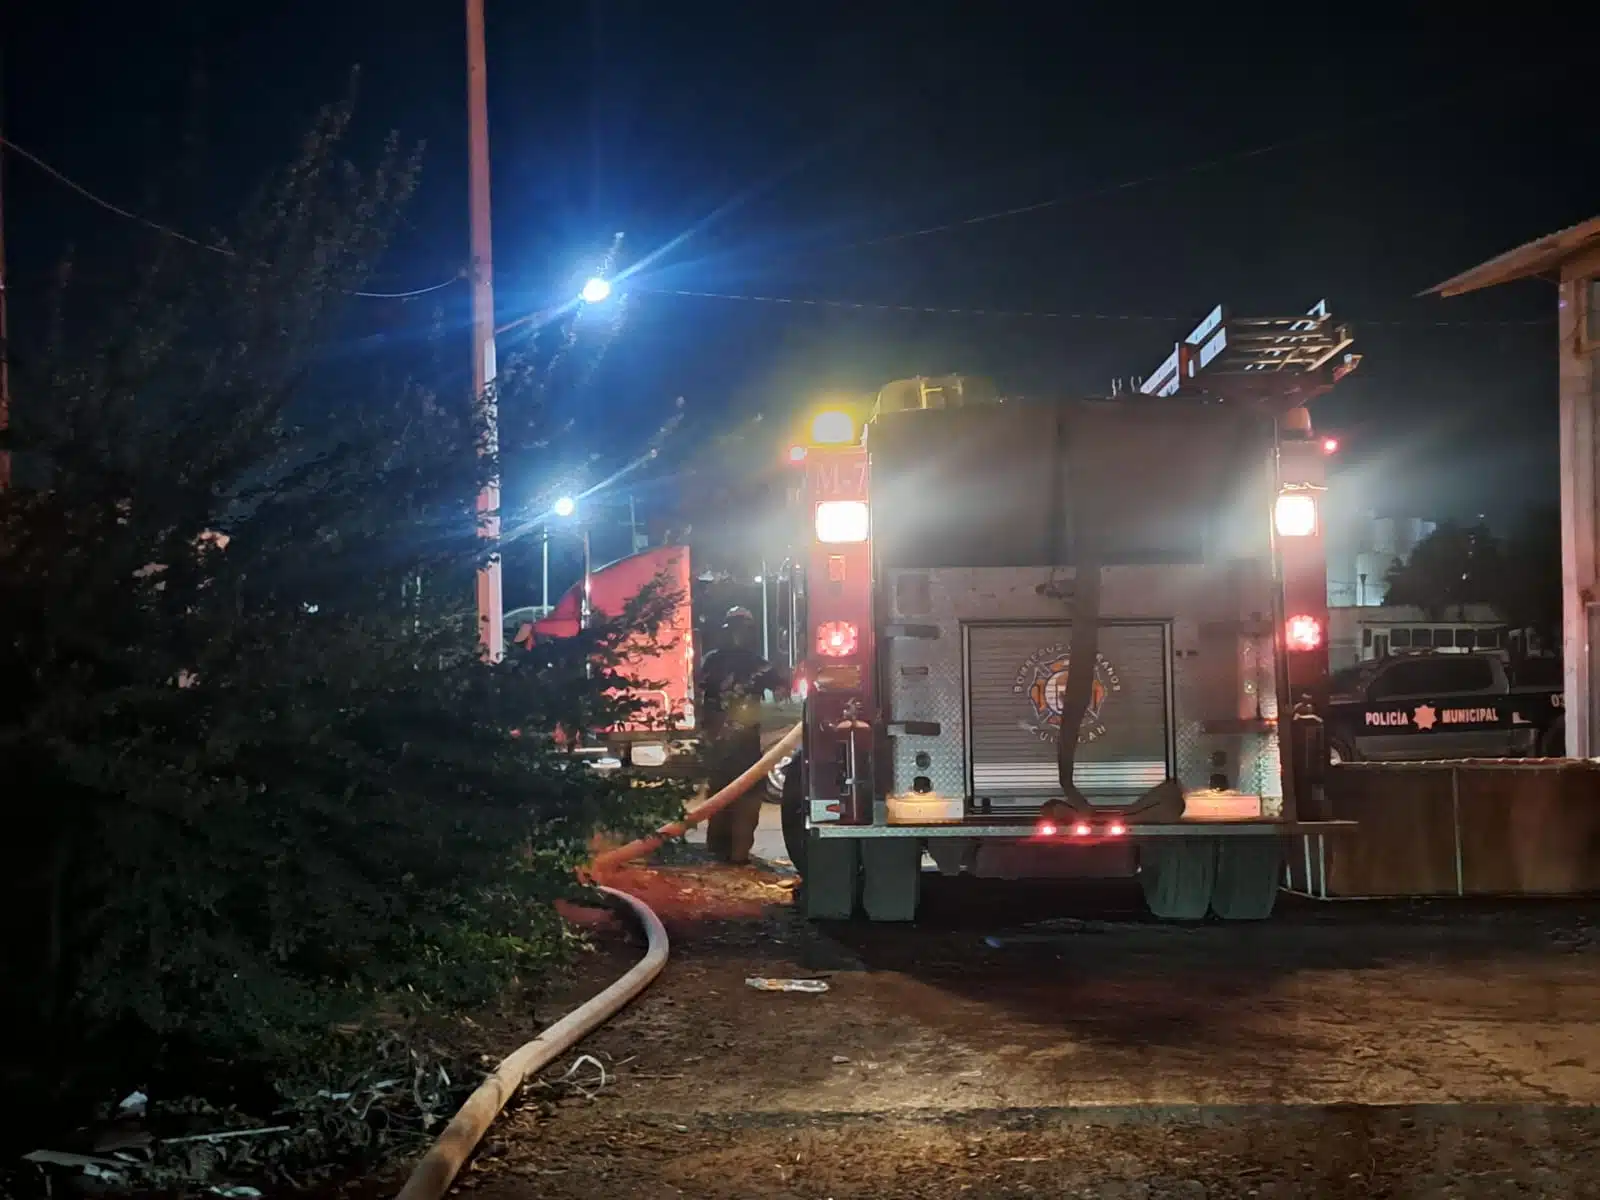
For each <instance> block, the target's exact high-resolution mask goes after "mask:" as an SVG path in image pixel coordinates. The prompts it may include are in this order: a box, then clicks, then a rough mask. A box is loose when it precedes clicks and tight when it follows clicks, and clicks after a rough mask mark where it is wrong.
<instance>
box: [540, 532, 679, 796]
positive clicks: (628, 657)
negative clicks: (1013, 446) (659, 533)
mask: <svg viewBox="0 0 1600 1200" xmlns="http://www.w3.org/2000/svg"><path fill="white" fill-rule="evenodd" d="M656 581H659V582H660V583H661V584H662V586H663V587H665V588H666V589H667V591H668V592H670V593H671V594H673V595H674V596H675V597H676V604H675V605H674V608H673V611H672V613H671V615H670V617H669V618H668V620H667V621H666V622H664V623H663V625H662V627H661V628H660V629H659V630H657V631H656V633H655V635H654V637H653V638H650V637H646V636H643V635H640V636H636V637H634V638H633V639H632V640H631V641H630V642H629V644H628V646H627V650H626V654H625V657H624V660H623V663H622V665H621V667H620V670H621V672H622V673H623V674H624V675H625V676H627V677H628V678H630V679H632V680H635V681H637V683H636V685H635V686H634V687H631V688H628V689H625V693H626V695H627V696H628V697H629V698H631V699H633V700H635V701H637V702H638V704H639V707H638V709H637V711H636V712H635V715H634V718H633V720H631V721H629V722H627V723H625V724H622V725H618V726H615V727H613V728H610V729H602V730H596V731H595V732H594V737H595V739H596V741H597V742H598V743H599V745H598V746H597V747H596V749H604V750H605V751H606V752H608V753H609V754H610V755H611V756H613V757H615V758H616V759H617V760H618V762H619V763H622V762H629V763H632V764H633V765H635V766H641V767H665V766H668V765H669V763H670V762H671V760H673V759H674V758H675V757H682V755H683V754H684V753H686V752H687V751H688V750H689V749H690V748H692V747H691V742H692V739H693V738H694V737H695V734H696V728H697V725H696V712H695V695H694V676H695V645H694V620H693V617H692V615H691V607H690V606H691V597H690V588H691V586H692V584H691V577H690V566H689V548H688V547H687V546H656V547H653V548H651V549H648V550H643V551H641V552H639V553H637V554H630V555H628V556H627V557H626V558H620V559H618V560H616V561H615V562H611V563H607V564H605V565H604V566H601V567H596V568H594V569H593V570H591V571H590V572H589V578H588V586H589V608H590V612H591V613H592V614H593V615H594V616H596V617H616V616H619V615H620V614H621V613H622V612H623V610H624V608H625V607H626V606H627V605H628V603H629V602H630V601H631V600H633V598H634V597H636V596H637V595H638V594H639V593H640V592H641V591H642V590H643V589H644V588H645V587H646V586H648V585H649V584H651V583H652V582H656ZM583 587H584V585H583V582H581V581H580V582H579V583H576V584H574V585H573V586H572V588H571V589H570V590H569V591H567V592H566V594H564V595H563V596H562V597H561V598H560V600H559V601H557V603H556V604H555V605H554V606H553V607H552V608H551V609H550V611H549V612H548V613H547V614H545V615H544V616H541V617H536V618H535V619H533V620H530V621H528V622H525V623H524V624H523V625H522V626H521V628H519V629H518V630H517V631H516V640H517V641H520V642H522V643H523V644H525V645H527V646H530V647H531V646H533V645H536V644H537V643H538V642H540V641H542V640H545V639H547V638H560V637H572V636H573V635H575V634H576V633H577V632H578V630H579V628H580V622H581V621H582V614H583Z"/></svg>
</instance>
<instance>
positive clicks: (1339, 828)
mask: <svg viewBox="0 0 1600 1200" xmlns="http://www.w3.org/2000/svg"><path fill="white" fill-rule="evenodd" d="M1355 828H1356V822H1354V821H1175V822H1170V823H1166V824H1161V825H1137V824H1130V825H1128V826H1127V830H1126V832H1124V833H1121V834H1118V835H1116V836H1115V837H1112V836H1110V835H1105V834H1101V833H1099V832H1098V831H1097V832H1095V833H1093V834H1089V835H1087V836H1082V837H1078V836H1061V835H1057V836H1055V837H1052V838H1048V839H1046V838H1040V837H1038V835H1037V834H1036V833H1035V832H1034V822H1033V821H1032V820H1027V821H994V820H984V821H981V822H980V821H970V822H960V821H949V822H943V823H940V824H937V825H835V824H816V825H812V826H811V829H812V832H814V833H815V834H816V835H817V836H818V837H820V838H1001V839H1005V840H1008V841H1019V840H1020V841H1033V840H1035V839H1037V840H1038V841H1040V842H1041V843H1045V842H1048V843H1050V844H1056V845H1064V846H1065V845H1075V844H1085V843H1091V842H1101V841H1118V842H1127V841H1138V840H1139V839H1141V838H1162V837H1168V838H1170V837H1293V836H1297V835H1300V834H1317V833H1323V834H1333V833H1347V832H1351V831H1353V830H1354V829H1355Z"/></svg>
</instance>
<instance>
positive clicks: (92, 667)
mask: <svg viewBox="0 0 1600 1200" xmlns="http://www.w3.org/2000/svg"><path fill="white" fill-rule="evenodd" d="M350 116H351V105H350V104H349V103H348V102H347V103H345V104H342V105H339V106H336V107H334V108H331V109H329V110H328V111H327V112H325V113H324V114H323V116H322V118H321V119H320V120H319V121H318V123H317V125H316V126H315V128H314V129H313V131H312V133H311V134H310V136H309V137H308V138H307V139H306V142H305V144H304V146H303V148H302V152H301V153H300V155H299V156H298V157H297V158H296V159H295V161H293V162H292V163H291V164H290V165H289V166H288V167H287V168H286V169H285V170H284V171H282V172H280V173H279V174H278V175H277V176H276V177H275V178H273V179H272V180H271V181H270V182H269V183H268V185H267V186H265V187H264V188H263V189H262V190H261V191H260V193H259V194H258V195H257V197H256V198H255V200H254V201H253V202H252V203H251V204H250V205H249V206H248V208H247V209H246V211H245V213H244V215H243V217H242V218H241V220H240V221H239V223H238V228H237V231H236V232H235V234H234V236H233V237H232V238H231V239H229V240H226V241H219V242H218V243H217V245H216V247H215V248H213V249H209V250H206V249H202V250H196V249H195V248H194V247H192V246H187V245H183V244H179V243H175V242H172V241H163V242H161V243H160V244H159V245H158V246H157V247H156V248H155V250H154V252H153V254H152V255H151V256H150V257H149V258H148V259H147V260H141V261H140V262H138V263H136V264H134V269H133V270H132V271H131V272H130V274H131V276H132V279H131V281H130V285H129V291H128V293H127V297H126V300H125V302H124V303H122V304H120V305H117V306H111V307H105V308H101V309H99V310H98V311H96V312H94V313H91V314H87V315H86V317H85V319H84V320H83V321H82V322H81V323H79V322H78V319H77V315H76V314H75V313H73V312H72V311H70V310H71V309H72V305H71V303H70V301H71V299H72V296H71V289H70V288H68V289H67V292H66V293H65V294H64V297H63V305H64V309H65V310H67V311H66V315H65V317H64V319H63V321H62V323H61V329H62V332H61V333H60V336H59V337H58V338H57V339H56V341H55V343H54V344H53V345H52V346H50V347H47V348H46V350H45V352H44V353H43V354H42V356H41V357H40V358H38V359H36V360H32V361H30V362H28V363H27V364H26V370H24V371H21V372H19V379H18V387H17V392H18V396H19V403H18V411H17V414H16V422H15V425H14V427H13V430H12V435H11V443H12V445H13V446H14V447H16V448H17V449H19V450H22V451H25V452H27V453H28V454H29V455H30V456H32V458H33V459H34V460H36V461H38V462H40V463H42V464H43V465H44V467H45V469H46V475H45V478H44V481H43V485H42V486H41V487H39V488H37V489H33V490H25V489H22V488H16V489H12V490H11V491H9V492H6V493H4V494H0V681H3V683H4V687H3V690H0V776H3V778H4V779H5V780H6V784H5V810H6V811H5V815H6V820H7V825H8V827H9V828H8V837H7V840H6V851H5V853H6V859H7V861H6V864H5V866H6V870H5V872H4V883H3V884H0V887H3V889H4V893H3V900H4V904H5V911H6V913H7V917H8V920H9V921H10V923H11V926H12V928H11V929H9V930H8V931H7V932H8V933H9V934H10V935H11V936H10V939H9V940H8V943H7V966H6V969H5V971H3V972H0V1011H3V1012H4V1014H5V1015H6V1016H8V1017H10V1018H11V1020H12V1028H19V1029H33V1030H40V1031H42V1033H41V1035H40V1036H39V1037H37V1038H24V1039H11V1041H10V1042H9V1043H8V1050H7V1052H6V1054H5V1055H4V1056H0V1067H3V1069H4V1071H5V1073H6V1078H7V1082H8V1084H11V1085H13V1086H18V1085H24V1084H25V1085H27V1086H29V1087H30V1088H34V1089H40V1090H42V1092H43V1093H44V1094H45V1095H46V1097H55V1098H57V1099H60V1100H62V1101H66V1100H71V1099H75V1098H77V1097H81V1096H86V1095H104V1094H105V1093H104V1089H106V1088H108V1087H110V1086H114V1085H117V1084H122V1085H126V1084H127V1083H128V1082H129V1080H130V1079H138V1080H141V1081H148V1080H149V1079H150V1078H151V1077H152V1075H153V1074H157V1073H159V1072H161V1071H168V1072H174V1073H176V1074H177V1077H178V1078H179V1081H180V1082H179V1083H178V1085H177V1086H189V1085H192V1084H193V1082H194V1079H195V1074H194V1072H195V1069H196V1064H199V1063H214V1062H216V1061H218V1060H224V1061H226V1062H227V1063H228V1064H229V1069H230V1071H238V1070H240V1069H245V1068H251V1067H258V1068H259V1069H261V1070H262V1071H263V1072H264V1073H265V1074H266V1075H267V1076H269V1077H270V1076H271V1075H272V1073H273V1072H274V1071H277V1070H279V1069H280V1068H281V1067H282V1064H283V1063H284V1062H286V1061H291V1060H293V1059H294V1057H295V1056H296V1055H299V1056H301V1058H303V1057H304V1053H305V1048H306V1047H307V1046H308V1045H310V1044H312V1043H313V1042H314V1041H315V1040H316V1039H320V1038H325V1037H326V1036H327V1031H328V1029H329V1028H330V1026H332V1025H334V1024H335V1023H336V1022H339V1021H342V1020H347V1019H349V1020H356V1021H359V1020H361V1019H363V1018H367V1017H370V1016H371V1015H372V1014H373V1013H374V1012H379V1011H388V1012H396V1011H405V1010H406V1009H407V1007H408V1006H415V1005H416V1004H419V1003H421V1004H436V1003H439V1002H441V1001H443V1002H446V1003H464V1002H467V1001H470V1000H472V999H474V998H478V997H484V996H487V995H488V994H490V993H492V992H493V990H494V989H495V988H497V987H499V986H500V985H502V984H503V983H505V982H506V981H507V980H509V979H511V978H513V977H514V976H516V975H518V974H519V973H526V972H529V971H537V970H538V969H540V968H541V967H542V966H543V965H544V964H545V963H547V962H549V961H550V960H551V956H552V955H555V954H556V953H558V952H559V951H560V949H561V948H562V946H563V945H564V933H563V930H562V928H561V926H560V923H559V920H558V918H557V917H556V915H555V912H554V909H553V907H552V903H551V902H552V900H553V899H554V898H555V897H556V896H558V895H560V894H562V893H563V892H566V891H568V890H569V889H570V888H571V887H572V886H573V885H572V875H571V869H572V867H573V866H574V865H575V864H576V863H578V862H579V861H581V860H582V858H583V857H584V856H585V854H586V852H587V846H588V842H589V839H590V837H591V835H592V834H593V832H594V831H595V830H596V829H597V828H612V829H617V830H620V831H633V830H635V829H642V828H644V827H645V826H647V825H651V824H654V822H655V821H657V820H658V819H659V818H660V817H661V816H662V815H664V813H665V810H667V809H669V808H671V807H672V806H673V805H675V804H676V803H678V800H679V797H678V794H677V793H676V792H674V791H672V790H671V789H667V788H655V789H649V790H647V791H641V790H640V789H637V788H634V787H633V786H631V785H632V781H631V780H629V779H627V778H626V777H624V776H619V777H615V778H611V779H607V778H604V777H602V776H599V775H598V774H595V773H593V772H589V771H586V770H584V769H582V768H579V767H577V766H575V765H574V763H573V761H572V760H571V759H570V758H569V757H568V756H567V755H565V754H564V753H563V752H562V751H561V750H560V749H559V748H558V747H557V745H556V744H555V742H554V740H553V739H552V738H550V737H548V736H546V734H548V732H549V731H552V730H554V729H556V728H557V727H562V728H565V729H569V730H582V729H584V728H589V727H594V726H596V725H600V724H605V723H609V722H611V721H614V720H616V719H617V718H618V717H620V716H621V715H622V713H623V711H624V710H625V708H626V704H625V702H624V701H622V700H620V699H618V697H617V696H616V694H615V692H614V689H615V687H616V685H617V684H618V683H619V682H621V681H620V680H619V678H618V676H617V675H616V673H615V670H616V666H617V663H618V662H619V655H620V650H621V645H622V643H623V642H624V641H625V640H626V639H627V638H628V637H629V636H632V635H634V634H636V633H637V632H638V631H640V630H644V631H649V630H651V629H653V628H654V627H655V626H656V625H657V623H658V622H659V619H660V618H661V617H662V616H663V615H664V613H665V612H666V609H667V603H668V601H669V600H670V598H669V597H664V596H662V595H660V594H659V592H651V593H649V594H647V595H645V596H643V597H641V599H640V600H639V601H638V602H637V603H636V604H635V605H634V606H633V607H632V608H631V609H630V611H629V612H628V613H627V614H625V615H624V617H623V618H622V619H621V620H619V621H617V622H614V623H610V624H601V625H599V626H597V627H596V628H594V629H592V630H590V631H588V632H587V633H586V634H584V635H583V636H582V637H580V638H577V639H572V640H571V641H569V642H566V643H562V644H559V645H556V646H552V647H541V648H540V650H539V652H538V653H537V654H528V655H520V656H517V657H514V658H511V659H508V660H507V661H506V662H505V663H503V664H501V665H499V666H496V667H493V668H491V667H489V666H486V665H485V664H483V663H482V662H481V661H480V659H479V657H478V647H477V632H476V623H475V616H474V613H473V611H472V595H473V591H472V575H473V571H474V570H475V568H476V567H477V565H478V561H479V556H480V555H481V553H482V542H481V539H479V538H478V537H477V536H476V528H475V518H474V515H473V498H474V496H475V494H476V492H477V489H478V486H479V484H480V482H481V481H482V480H483V478H484V476H485V472H487V471H489V470H492V469H493V467H494V463H493V460H492V459H491V458H489V457H487V456H484V455H480V454H479V453H478V450H479V449H480V447H481V446H482V444H483V443H482V430H481V429H479V428H477V427H475V426H474V424H473V421H472V420H471V418H470V415H469V414H470V413H471V411H472V405H471V404H470V403H469V399H470V398H469V397H467V396H461V395H455V394H444V395H440V394H437V393H435V392H433V391H431V390H430V389H428V388H427V387H425V386H423V385H421V384H420V383H419V382H416V381H414V380H413V381H405V380H400V381H396V382H394V383H392V384H390V385H388V386H383V385H381V384H380V383H379V382H378V381H375V380H374V379H373V378H372V376H371V374H370V373H365V371H366V369H365V368H363V371H362V372H346V373H345V374H344V375H343V376H332V375H330V374H329V370H330V368H328V365H327V364H328V362H329V359H328V355H327V351H328V349H329V346H330V341H331V339H332V338H333V337H334V335H335V334H336V333H337V332H338V331H340V330H342V329H343V328H345V326H344V325H343V324H341V322H343V321H345V320H346V314H347V312H348V307H347V306H348V304H349V303H350V301H349V293H350V292H351V291H352V290H354V289H356V288H358V287H359V286H360V284H361V281H362V279H363V278H364V276H365V275H366V273H367V271H368V270H369V268H370V267H371V265H372V263H373V262H374V261H375V260H376V258H377V256H378V254H379V253H380V252H381V250H382V248H383V246H384V244H385V241H386V239H387V236H388V233H389V231H390V229H391V228H392V226H393V224H394V221H395V219H396V215H397V214H398V212H399V210H400V206H401V205H402V204H403V202H404V201H405V199H406V197H407V196H408V195H409V193H410V191H411V189H412V186H413V183H414V181H415V178H416V172H417V165H418V164H417V157H416V155H415V154H413V153H410V152H408V151H406V150H404V149H403V148H402V147H401V146H400V145H399V143H398V142H397V141H395V140H393V139H391V140H390V142H389V143H388V145H387V147H386V149H385V152H384V153H383V155H382V157H381V159H380V160H379V161H378V162H376V163H375V164H373V165H371V166H369V167H368V168H366V169H358V168H357V167H355V166H353V165H351V164H349V163H347V162H345V161H343V160H342V159H341V157H340V153H341V144H342V142H343V140H344V137H345V134H346V131H347V128H348V124H349V120H350ZM500 399H501V403H502V404H503V405H513V404H514V403H515V401H516V397H514V396H511V395H506V394H503V395H502V396H501V397H500ZM642 797H648V800H645V799H642ZM134 1072H137V1073H136V1074H134ZM168 1090H169V1092H170V1091H171V1088H170V1087H169V1089H168Z"/></svg>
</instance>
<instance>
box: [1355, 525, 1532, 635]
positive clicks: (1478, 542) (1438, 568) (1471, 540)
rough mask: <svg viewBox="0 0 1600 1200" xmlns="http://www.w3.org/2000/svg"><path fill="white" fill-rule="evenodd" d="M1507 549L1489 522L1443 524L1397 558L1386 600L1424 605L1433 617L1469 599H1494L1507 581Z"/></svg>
mask: <svg viewBox="0 0 1600 1200" xmlns="http://www.w3.org/2000/svg"><path fill="white" fill-rule="evenodd" d="M1504 571H1505V557H1504V552H1503V550H1502V548H1501V546H1500V543H1499V541H1498V540H1497V539H1496V538H1495V536H1494V535H1493V534H1492V533H1490V532H1489V528H1488V526H1486V525H1481V524H1479V525H1471V526H1461V525H1455V524H1452V523H1450V522H1445V523H1444V524H1441V525H1440V526H1439V527H1438V528H1437V529H1435V530H1434V531H1433V532H1432V533H1430V534H1429V535H1428V536H1427V537H1425V538H1423V539H1422V541H1420V542H1418V543H1417V545H1416V548H1415V549H1414V550H1412V552H1411V557H1410V558H1408V559H1406V561H1404V562H1399V561H1396V562H1395V563H1394V565H1393V566H1391V567H1390V568H1389V570H1388V573H1387V574H1386V576H1385V583H1386V585H1387V591H1386V593H1385V595H1384V603H1385V604H1396V605H1398V604H1405V605H1412V606H1414V607H1416V608H1420V609H1422V610H1423V612H1425V613H1426V614H1427V616H1428V618H1429V619H1430V620H1442V619H1443V618H1444V614H1445V610H1446V609H1449V608H1456V609H1459V608H1460V607H1461V606H1462V605H1466V604H1480V603H1493V602H1494V601H1495V600H1496V599H1497V597H1498V595H1499V590H1500V588H1501V585H1502V581H1503V577H1504Z"/></svg>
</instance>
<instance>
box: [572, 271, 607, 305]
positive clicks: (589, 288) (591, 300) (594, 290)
mask: <svg viewBox="0 0 1600 1200" xmlns="http://www.w3.org/2000/svg"><path fill="white" fill-rule="evenodd" d="M578 294H579V295H580V296H582V297H583V302H584V303H585V304H601V303H604V302H605V300H606V298H607V297H609V296H610V295H611V284H610V282H609V281H607V280H604V279H601V278H600V277H599V276H598V275H597V276H595V277H594V278H593V279H591V280H589V282H588V283H586V284H584V285H583V291H581V292H579V293H578Z"/></svg>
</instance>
